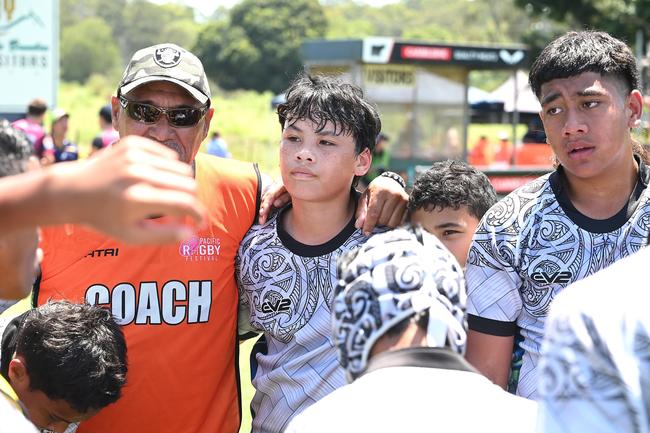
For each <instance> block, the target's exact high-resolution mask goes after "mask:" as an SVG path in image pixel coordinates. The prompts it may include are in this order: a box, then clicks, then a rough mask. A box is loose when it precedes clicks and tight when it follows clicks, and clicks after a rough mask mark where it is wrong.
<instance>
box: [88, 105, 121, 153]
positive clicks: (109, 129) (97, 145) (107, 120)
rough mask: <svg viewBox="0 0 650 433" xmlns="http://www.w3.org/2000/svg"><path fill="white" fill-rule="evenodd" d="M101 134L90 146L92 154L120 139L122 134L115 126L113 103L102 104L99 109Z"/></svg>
mask: <svg viewBox="0 0 650 433" xmlns="http://www.w3.org/2000/svg"><path fill="white" fill-rule="evenodd" d="M99 129H100V130H101V131H100V133H99V135H97V136H95V138H93V141H92V146H91V147H90V154H91V155H92V154H93V153H95V152H97V151H98V150H101V149H104V148H106V147H108V146H110V145H111V144H113V143H115V142H116V141H117V140H119V139H120V134H118V133H117V131H116V130H115V128H113V118H112V114H111V105H110V104H107V105H104V106H102V108H100V110H99Z"/></svg>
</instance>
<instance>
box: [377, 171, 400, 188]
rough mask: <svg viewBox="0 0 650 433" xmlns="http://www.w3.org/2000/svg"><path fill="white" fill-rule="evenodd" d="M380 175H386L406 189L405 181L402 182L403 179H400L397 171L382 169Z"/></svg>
mask: <svg viewBox="0 0 650 433" xmlns="http://www.w3.org/2000/svg"><path fill="white" fill-rule="evenodd" d="M380 176H384V177H388V178H390V179H393V180H394V181H395V182H397V183H399V185H400V186H401V187H402V188H404V189H406V182H404V179H402V176H400V175H399V174H397V173H393V172H392V171H384V172H383V173H382V174H380Z"/></svg>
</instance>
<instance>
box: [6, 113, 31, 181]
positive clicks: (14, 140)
mask: <svg viewBox="0 0 650 433" xmlns="http://www.w3.org/2000/svg"><path fill="white" fill-rule="evenodd" d="M31 154H32V147H31V145H30V144H29V141H28V140H27V137H25V135H24V134H23V132H22V131H19V130H18V129H16V128H13V127H12V126H11V124H10V123H9V121H7V120H6V119H0V177H5V176H12V175H14V174H20V173H23V172H24V171H25V170H26V169H27V162H28V161H29V156H30V155H31Z"/></svg>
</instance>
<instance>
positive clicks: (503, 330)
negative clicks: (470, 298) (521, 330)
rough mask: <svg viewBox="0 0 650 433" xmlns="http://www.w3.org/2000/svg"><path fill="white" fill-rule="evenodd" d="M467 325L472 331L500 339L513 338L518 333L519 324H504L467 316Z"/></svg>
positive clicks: (471, 315)
mask: <svg viewBox="0 0 650 433" xmlns="http://www.w3.org/2000/svg"><path fill="white" fill-rule="evenodd" d="M467 325H468V326H469V329H471V330H472V331H477V332H481V333H483V334H488V335H496V336H498V337H512V336H514V335H515V334H516V333H517V322H502V321H501V320H494V319H487V318H485V317H480V316H475V315H473V314H468V315H467Z"/></svg>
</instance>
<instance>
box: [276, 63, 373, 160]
mask: <svg viewBox="0 0 650 433" xmlns="http://www.w3.org/2000/svg"><path fill="white" fill-rule="evenodd" d="M285 94H286V102H284V103H282V104H280V105H278V111H277V113H278V119H279V121H280V125H281V127H282V128H284V127H285V126H286V125H285V123H286V122H287V121H290V122H292V123H293V122H296V121H298V120H306V119H308V120H311V121H313V122H314V123H316V124H317V129H316V132H320V131H322V130H323V128H325V125H326V123H327V122H332V123H333V124H334V132H335V133H336V134H339V133H341V134H350V135H351V136H352V138H354V142H355V150H356V152H357V153H361V152H362V151H363V150H364V149H366V148H367V149H369V150H370V151H371V152H372V151H373V149H374V148H375V139H376V137H377V135H378V134H379V133H380V132H381V120H379V114H378V113H377V110H376V109H375V107H374V106H373V105H372V104H371V103H370V102H368V101H366V100H365V99H364V97H363V92H362V91H361V89H360V88H359V87H357V86H355V85H353V84H349V83H345V82H343V81H341V80H340V79H338V78H334V77H330V76H326V75H314V76H310V75H307V74H301V75H299V76H298V77H297V78H296V79H295V80H294V81H293V82H292V83H291V85H290V86H289V88H288V89H287V91H286V92H285Z"/></svg>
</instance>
